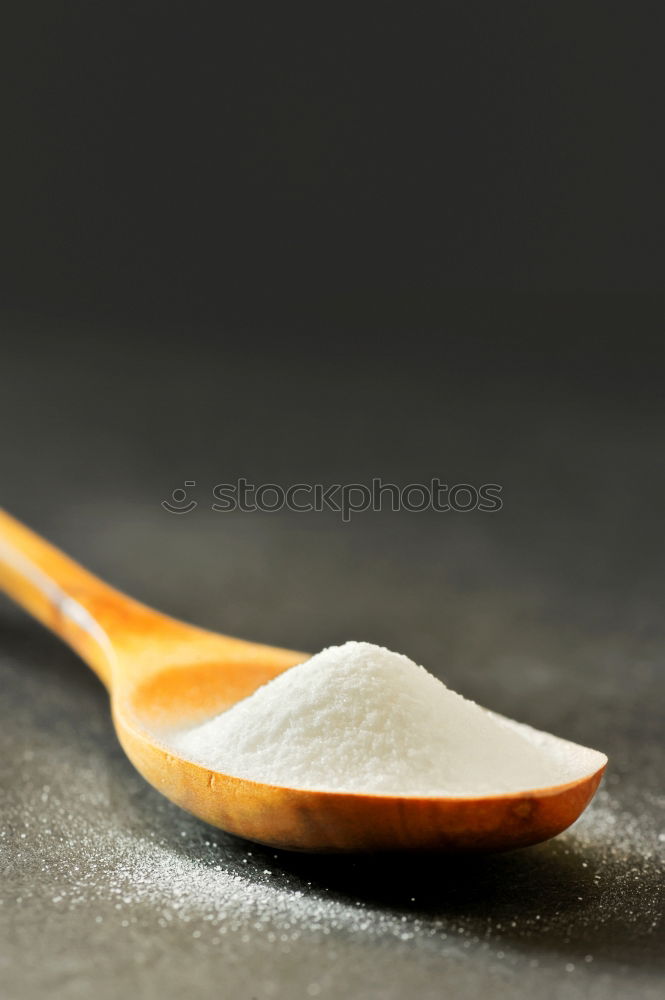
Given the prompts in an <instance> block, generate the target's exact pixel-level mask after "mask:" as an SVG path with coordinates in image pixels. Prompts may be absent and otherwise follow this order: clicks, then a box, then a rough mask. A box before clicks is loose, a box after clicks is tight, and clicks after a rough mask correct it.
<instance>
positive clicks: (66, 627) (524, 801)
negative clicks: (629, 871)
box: [0, 511, 605, 851]
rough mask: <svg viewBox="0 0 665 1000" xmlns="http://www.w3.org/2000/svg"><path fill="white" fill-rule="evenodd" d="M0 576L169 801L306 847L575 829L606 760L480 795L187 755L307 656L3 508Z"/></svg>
mask: <svg viewBox="0 0 665 1000" xmlns="http://www.w3.org/2000/svg"><path fill="white" fill-rule="evenodd" d="M0 585H1V586H2V587H3V588H4V590H5V591H6V592H7V593H8V594H9V595H10V596H11V597H12V598H13V599H14V600H16V601H17V602H18V603H19V604H21V605H22V606H23V607H24V608H26V610H28V611H29V612H30V613H31V614H33V615H34V616H35V617H36V618H38V619H39V620H40V621H41V622H43V623H44V625H46V626H47V627H48V628H50V629H51V630H52V631H53V632H55V633H56V634H57V635H59V636H60V637H61V638H62V639H64V641H65V642H67V643H69V645H70V646H71V647H72V648H73V649H75V650H76V652H77V653H79V655H80V656H81V657H82V658H83V659H84V660H85V661H86V663H88V664H89V666H90V667H92V669H93V670H94V671H95V672H96V673H97V674H98V676H99V677H100V678H101V680H102V681H103V683H104V684H105V685H106V687H107V689H108V691H109V694H110V698H111V708H112V713H113V719H114V723H115V727H116V731H117V734H118V737H119V739H120V742H121V744H122V746H123V748H124V750H125V752H126V753H127V756H128V757H129V759H130V760H131V761H132V763H133V764H134V766H135V767H136V768H137V770H138V771H139V772H140V773H141V774H142V775H143V776H144V777H145V778H146V780H147V781H149V782H150V784H151V785H153V786H154V787H155V788H157V789H158V790H159V791H160V792H162V794H164V795H165V796H166V797H167V798H169V799H171V801H173V802H175V803H177V804H178V805H179V806H181V807H182V808H183V809H186V810H188V811H189V812H191V813H193V814H194V815H195V816H198V817H199V818H201V819H203V820H205V821H206V822H208V823H211V824H213V825H214V826H218V827H221V828H222V829H224V830H227V831H229V832H231V833H235V834H238V835H240V836H243V837H247V838H249V839H251V840H256V841H259V842H261V843H264V844H269V845H271V846H275V847H280V848H285V849H291V850H303V851H376V850H442V851H474V850H475V851H496V850H507V849H510V848H514V847H523V846H526V845H528V844H534V843H537V842H539V841H542V840H546V839H548V838H549V837H552V836H554V835H556V834H557V833H560V832H561V831H562V830H564V829H566V827H568V826H569V825H570V824H571V823H572V822H574V820H576V819H577V818H578V816H579V815H580V813H581V812H582V811H583V810H584V809H585V808H586V806H587V805H588V803H589V801H590V800H591V798H592V797H593V795H594V793H595V791H596V789H597V787H598V785H599V783H600V779H601V776H602V773H603V771H604V769H605V765H604V764H603V765H602V766H600V767H598V769H597V770H595V771H594V773H592V774H589V775H587V776H585V777H583V778H581V779H580V780H578V781H575V782H571V783H569V784H565V785H558V786H553V787H549V788H542V789H537V790H532V791H529V792H528V793H520V794H511V795H496V796H482V797H476V798H469V797H464V798H449V797H446V798H412V797H399V796H383V795H361V794H347V793H337V792H319V791H308V790H303V789H297V788H283V787H277V786H274V785H266V784H261V783H258V782H252V781H245V780H242V779H239V778H234V777H232V776H230V775H226V774H221V773H219V772H216V771H211V770H208V769H207V768H204V767H201V766H199V765H197V764H194V763H192V762H191V761H188V760H184V759H182V758H180V757H178V756H175V755H174V753H173V752H172V751H170V750H169V749H168V745H167V742H166V739H167V736H168V733H169V731H171V730H172V729H174V728H176V727H179V726H183V725H189V724H192V723H196V722H200V721H202V720H203V719H205V718H208V717H211V716H213V715H215V714H217V713H218V712H220V711H223V710H224V709H225V708H228V707H230V706H231V705H232V704H234V703H235V702H236V701H238V700H239V699H241V698H244V697H246V696H247V695H249V694H251V693H252V692H253V691H254V690H256V688H257V687H259V686H260V685H261V684H264V683H265V682H266V681H268V680H270V679H271V678H272V677H275V676H277V675H278V674H279V673H281V672H282V671H284V670H286V669H288V668H289V667H291V666H294V665H295V664H296V663H300V662H302V661H303V660H304V659H306V657H307V654H305V653H298V652H294V651H292V650H285V649H279V648H276V647H272V646H264V645H259V644H256V643H251V642H246V641H243V640H240V639H233V638H230V637H228V636H224V635H218V634H216V633H213V632H209V631H206V630H204V629H199V628H196V627H195V626H191V625H187V624H185V623H183V622H180V621H177V620H175V619H173V618H170V617H168V616H166V615H162V614H160V613H159V612H157V611H154V610H152V609H151V608H148V607H146V606H145V605H143V604H141V603H139V602H137V601H134V600H132V599H131V598H129V597H127V596H126V595H124V594H122V593H120V592H119V591H117V590H115V589H114V588H112V587H110V586H108V585H107V584H105V583H103V582H102V581H101V580H99V579H98V578H97V577H95V576H94V575H93V574H91V573H89V572H88V571H87V570H85V569H83V568H82V567H81V566H79V565H78V564H77V563H75V562H74V561H73V560H71V559H69V558H68V557H67V556H65V555H64V554H63V553H62V552H60V551H59V550H58V549H56V548H55V547H54V546H52V545H50V544H49V543H48V542H46V541H44V540H43V539H42V538H40V537H39V536H38V535H36V534H35V533H33V532H32V531H30V530H29V529H28V528H26V527H25V526H24V525H22V524H20V522H18V521H17V520H15V519H14V518H12V517H11V516H10V515H8V514H7V513H5V512H3V511H0Z"/></svg>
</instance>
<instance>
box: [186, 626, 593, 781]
mask: <svg viewBox="0 0 665 1000" xmlns="http://www.w3.org/2000/svg"><path fill="white" fill-rule="evenodd" d="M170 743H171V745H172V746H173V747H174V748H175V749H176V750H177V751H178V752H179V753H180V754H181V755H182V756H184V757H186V758H188V759H190V760H192V761H194V762H196V763H198V764H202V765H204V766H205V767H208V768H211V769H212V770H216V771H220V772H222V773H226V774H232V775H235V776H236V777H241V778H247V779H250V780H253V781H262V782H267V783H269V784H274V785H287V786H290V787H294V788H311V789H320V790H327V791H343V792H364V793H368V794H371V793H377V794H394V795H446V794H450V795H477V794H490V795H491V794H500V793H505V792H519V791H526V790H528V789H534V788H542V787H545V786H549V785H557V784H563V783H565V782H568V781H573V780H575V779H576V778H581V777H583V776H585V775H588V774H590V773H592V772H593V771H595V770H597V769H598V768H599V767H600V766H601V765H602V764H603V763H604V762H605V757H604V756H603V755H602V754H600V753H598V752H597V751H595V750H588V749H586V748H584V747H580V746H577V745H576V744H574V743H569V742H567V741H566V740H561V739H558V738H557V737H556V736H551V735H549V734H547V733H541V732H539V731H537V730H535V729H531V728H530V727H529V726H525V725H521V724H520V723H517V722H512V721H511V720H509V719H505V718H503V717H502V716H499V715H496V714H495V713H493V712H490V711H488V710H487V709H484V708H481V707H480V706H479V705H476V704H475V703H474V702H472V701H467V699H465V698H463V697H462V696H461V695H459V694H456V693H455V692H454V691H450V690H449V689H448V688H447V687H446V686H445V685H444V684H442V683H441V681H439V680H437V678H436V677H433V676H432V675H431V674H429V673H428V672H427V671H426V670H424V669H423V667H419V666H417V665H416V664H415V663H414V662H413V661H412V660H410V659H409V658H408V657H406V656H403V655H402V654H400V653H393V652H390V650H388V649H384V648H382V647H380V646H374V645H372V644H371V643H367V642H347V643H345V644H344V645H343V646H331V647H330V648H328V649H324V650H323V651H322V652H321V653H318V654H317V655H316V656H313V657H312V658H311V659H310V660H307V661H306V662H305V663H302V664H299V665H298V666H296V667H292V668H291V669H290V670H287V671H286V672H285V673H283V674H281V675H280V676H279V677H277V678H275V679H274V680H273V681H270V683H268V684H265V685H264V686H263V687H261V688H259V689H258V690H257V691H255V692H254V694H252V695H251V696H250V697H249V698H246V699H244V700H243V701H241V702H238V703H237V704H236V705H234V706H233V707H232V708H230V709H229V710H228V711H226V712H224V713H222V714H221V715H218V716H217V717H216V718H214V719H211V720H209V721H208V722H205V723H203V724H202V725H199V726H197V727H196V728H194V729H190V730H187V731H185V732H180V733H178V734H176V735H175V736H174V737H172V738H171V740H170Z"/></svg>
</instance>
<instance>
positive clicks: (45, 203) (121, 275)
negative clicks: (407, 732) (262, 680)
mask: <svg viewBox="0 0 665 1000" xmlns="http://www.w3.org/2000/svg"><path fill="white" fill-rule="evenodd" d="M659 10H660V5H655V4H654V5H651V4H640V5H639V6H638V7H635V6H633V8H631V10H630V11H628V10H627V9H626V6H625V5H612V4H609V5H608V4H607V3H597V4H596V3H580V2H579V0H577V2H575V3H558V4H556V5H533V4H531V3H512V4H501V5H497V4H494V3H484V2H482V3H468V2H464V3H446V4H444V5H438V6H437V8H436V11H437V16H436V19H435V18H434V17H431V16H429V15H427V14H425V13H424V12H423V11H418V12H417V13H415V14H414V13H411V12H409V15H408V17H407V15H406V14H405V13H404V11H401V12H397V14H394V15H391V14H389V13H388V11H387V10H385V9H382V10H381V16H380V18H376V17H374V15H369V16H367V17H363V15H362V14H361V13H360V12H359V11H357V10H356V11H354V12H353V14H352V15H351V14H349V15H343V14H342V13H340V12H338V11H334V12H332V11H326V10H325V9H323V8H320V7H318V6H316V5H314V6H312V5H310V6H309V7H308V8H307V10H303V11H302V12H300V13H299V14H298V15H297V16H295V15H294V14H293V12H291V13H287V12H286V11H285V9H284V6H283V5H274V4H273V5H270V6H269V7H268V9H267V10H266V11H261V10H259V9H258V8H257V7H256V6H255V5H249V6H247V5H245V6H237V5H236V8H235V9H234V10H233V11H232V10H230V9H227V7H225V6H221V7H220V5H219V4H217V3H214V4H213V3H204V2H194V3H189V4H187V5H186V6H182V7H179V6H178V5H168V9H166V8H165V6H164V4H163V3H156V2H149V0H140V2H138V3H132V4H127V3H117V4H114V5H113V6H110V5H102V4H89V3H79V2H76V0H72V2H67V3H52V2H45V0H35V2H32V3H26V4H21V5H16V6H15V9H14V10H13V11H11V12H10V17H9V19H8V25H7V28H8V30H5V31H3V32H2V33H1V34H2V41H3V42H4V48H5V49H6V51H4V52H3V54H2V59H1V63H2V67H3V72H5V73H6V74H7V76H6V79H7V86H6V87H4V88H3V93H4V94H5V95H6V97H7V98H8V108H7V113H6V114H5V115H4V116H3V122H4V123H5V124H4V125H3V128H4V129H5V132H4V139H5V142H4V143H3V147H4V155H3V161H2V164H1V165H0V172H1V175H2V185H1V186H0V191H1V196H2V200H3V205H2V240H1V241H0V247H1V249H2V258H3V259H2V267H1V269H0V284H1V287H0V292H1V299H0V337H1V338H2V353H1V355H0V455H1V471H0V477H1V496H0V503H2V504H3V505H4V506H6V507H7V508H8V509H9V510H10V511H11V512H12V513H14V514H16V515H17V516H18V517H20V518H23V519H24V520H26V521H27V522H28V523H30V524H31V525H32V526H34V527H35V528H36V529H37V530H38V531H41V532H43V533H44V534H46V535H47V536H48V537H49V538H51V539H52V540H53V541H54V542H56V543H57V544H59V545H61V546H62V547H64V548H65V549H66V550H67V551H69V552H70V553H71V554H72V555H74V556H75V557H77V558H79V559H80V560H81V561H82V562H83V563H85V564H86V565H87V566H89V567H90V568H91V569H93V570H94V571H96V572H98V573H99V574H100V575H102V576H103V577H105V578H106V579H108V580H109V581H111V582H112V583H114V584H115V585H117V586H119V587H121V588H123V589H125V590H127V591H128V592H130V593H132V594H134V595H136V596H137V597H139V598H141V599H143V600H144V601H146V602H148V603H150V604H154V605H155V606H156V607H158V608H160V609H163V610H165V611H167V612H170V613H172V614H174V615H176V616H179V617H182V618H185V619H188V620H190V621H192V622H196V623H199V624H201V625H205V626H208V627H211V628H214V629H219V630H221V631H225V632H229V633H232V634H237V635H241V636H246V637H248V638H251V639H256V640H262V641H266V642H269V643H274V644H278V645H280V644H281V645H284V646H289V647H296V648H303V649H311V650H317V649H320V648H321V647H322V646H324V645H326V644H329V643H333V642H339V641H343V640H345V639H348V638H357V639H366V640H369V641H373V642H378V643H383V644H385V645H387V646H390V647H393V648H395V649H398V650H402V651H404V652H406V653H408V654H409V655H410V656H411V657H413V658H414V659H415V660H417V661H419V662H422V663H423V664H424V665H426V666H427V667H428V668H429V669H430V670H432V671H434V672H435V673H437V674H438V675H439V676H440V677H442V678H443V679H444V680H445V681H446V682H448V683H450V684H451V685H452V686H453V687H455V688H457V689H458V690H460V691H462V692H463V693H464V694H466V695H468V696H470V697H472V698H476V699H477V700H478V701H480V702H481V703H483V704H486V705H488V706H490V707H491V708H494V709H497V710H498V711H500V712H504V713H506V714H507V715H510V716H513V717H515V718H518V719H521V720H523V721H525V722H529V723H531V724H533V725H535V726H537V727H540V728H543V729H547V730H551V731H553V732H556V733H559V734H561V735H562V736H565V737H568V738H570V739H573V740H577V741H579V742H582V743H586V744H589V745H591V746H594V747H598V748H599V749H601V750H603V751H605V752H606V753H607V754H608V755H609V757H610V766H609V770H608V775H607V779H606V781H605V783H604V785H603V787H602V789H601V791H600V793H599V795H598V796H597V798H596V800H595V802H594V804H593V805H592V807H591V808H590V809H589V810H588V812H587V813H586V814H585V816H584V817H583V818H582V819H581V820H580V822H579V823H578V824H577V825H576V826H575V827H574V828H573V829H572V830H570V831H569V832H567V833H565V834H563V835H562V836H561V837H559V838H557V839H556V840H555V841H553V842H551V843H549V844H546V845H542V846H539V847H536V848H533V849H530V850H526V851H522V852H517V853H514V854H510V855H506V856H503V857H496V858H487V859H475V860H473V861H460V860H453V861H450V860H446V859H443V858H435V859H433V858H420V859H414V858H411V859H405V858H399V857H398V858H383V859H379V858H365V859H358V858H316V857H306V856H289V855H286V854H277V855H274V853H273V852H269V851H265V850H263V849H259V848H256V847H252V845H248V844H246V843H243V842H240V841H237V840H233V839H232V838H230V837H226V836H225V835H224V834H222V833H220V832H218V831H213V830H211V829H209V828H207V827H205V826H204V825H203V824H200V823H198V822H197V821H195V820H194V819H192V818H190V817H188V816H187V815H186V814H184V813H182V812H180V811H179V810H177V809H176V808H175V807H172V806H171V805H170V804H169V803H167V802H166V801H165V800H164V799H162V798H161V797H160V796H159V795H158V794H157V793H156V792H154V791H153V790H152V789H150V788H149V787H148V786H147V785H146V784H145V783H144V782H143V781H142V780H141V779H140V778H139V777H138V776H137V775H136V774H135V773H134V772H133V770H132V769H131V767H130V765H129V764H128V763H127V762H126V761H125V760H124V758H123V756H122V753H121V752H120V750H119V748H118V745H117V743H116V740H115V737H114V734H113V731H112V727H111V723H110V719H109V714H108V706H107V700H106V696H105V694H104V692H103V690H102V689H101V687H100V685H99V684H98V683H97V681H96V680H95V679H94V678H93V677H92V676H91V675H90V674H89V672H88V671H86V669H85V668H84V667H83V666H82V665H81V664H80V663H79V662H78V661H77V659H76V657H75V656H74V655H73V654H71V653H69V652H68V651H67V650H66V649H65V648H63V647H62V646H61V645H60V644H59V643H58V642H57V641H56V640H55V639H53V638H51V637H50V636H48V635H47V634H46V633H45V632H44V631H43V630H41V629H40V628H39V626H37V625H35V624H33V623H32V622H29V621H28V620H27V619H26V618H25V617H24V616H23V615H22V614H21V613H20V612H18V611H17V610H15V609H14V608H13V607H12V606H11V605H10V604H9V602H5V601H4V599H3V601H2V604H1V606H0V629H1V637H0V673H1V674H2V678H1V680H0V690H2V699H1V702H0V712H1V718H0V794H1V796H2V799H1V808H2V829H1V830H0V834H1V837H0V843H1V850H2V871H3V876H2V886H1V891H0V899H1V900H2V902H1V903H0V928H1V932H0V933H1V938H2V947H0V982H2V986H3V988H4V991H5V993H6V994H7V995H8V997H9V998H11V1000H32V998H33V997H37V996H42V995H43V994H44V992H45V991H48V992H49V995H51V996H54V997H58V998H63V1000H72V998H78V997H81V998H86V1000H87V998H88V997H89V996H91V995H95V996H98V997H99V998H100V1000H103V998H107V997H108V998H112V997H113V998H115V997H117V996H118V995H119V994H121V993H123V992H128V993H129V992H131V993H132V994H133V995H136V996H140V997H146V998H153V997H154V998H165V1000H168V998H171V997H173V998H175V997H180V996H182V995H183V994H185V993H186V994H187V995H188V996H201V997H202V996H208V995H209V994H210V993H211V992H212V991H220V992H221V993H222V994H228V995H229V996H233V997H234V998H235V997H238V998H240V1000H245V998H247V1000H249V998H250V997H254V998H256V1000H264V998H266V1000H270V998H277V1000H282V998H284V1000H291V998H293V997H297V996H303V997H308V996H311V997H316V996H321V997H328V996H330V997H346V996H358V997H372V996H376V997H382V998H384V997H385V998H395V1000H397V998H400V1000H401V998H403V997H404V996H406V995H413V996H422V997H423V998H429V997H432V998H433V997H438V996H441V995H444V994H445V995H453V996H456V997H457V996H459V997H469V998H471V997H474V998H475V997H487V996H488V995H491V996H492V997H497V998H502V997H515V996H522V995H523V996H525V997H532V996H533V995H534V994H536V995H539V996H547V997H561V998H568V997H570V998H573V997H574V998H582V997H584V998H586V997H592V998H597V1000H608V998H613V997H616V998H622V1000H623V998H624V997H626V996H630V997H640V998H647V997H656V996H660V995H661V994H662V971H663V970H662V955H663V952H664V951H665V949H663V942H662V924H661V923H660V920H661V915H662V877H661V873H662V851H663V843H664V841H665V809H664V804H665V803H664V800H663V788H662V774H663V752H662V728H663V718H664V714H665V713H664V712H663V694H664V690H665V682H664V678H663V650H664V642H663V629H662V612H661V609H662V568H663V548H662V540H663V539H662V534H663V533H662V520H661V511H662V501H663V496H662V494H663V490H662V485H663V484H662V477H661V474H660V460H661V454H662V434H663V428H662V409H661V406H660V393H661V388H660V387H661V382H662V371H663V350H662V347H663V342H662V312H663V309H662V306H663V300H662V285H661V276H662V244H661V242H660V232H661V227H662V197H661V195H660V191H659V185H657V183H656V178H660V176H661V174H662V167H661V166H660V165H659V160H658V158H657V156H656V151H655V148H654V146H655V142H654V140H655V137H656V136H657V135H658V134H659V131H660V130H659V127H658V126H659V119H658V117H657V108H658V102H657V101H656V99H655V95H656V94H657V93H658V92H659V86H658V84H659V80H658V78H657V73H656V67H657V66H659V64H660V53H657V52H656V46H657V44H658V42H659V40H660V37H661V36H662V33H661V31H660V30H659V27H658V25H657V24H656V21H655V16H656V13H657V11H659ZM239 476H244V477H246V478H247V479H248V480H251V481H253V482H256V483H261V482H271V481H272V482H276V483H278V484H281V485H283V486H286V485H288V484H289V483H294V482H309V483H315V482H321V483H325V484H327V483H333V482H368V481H369V480H371V478H372V477H374V476H379V477H382V478H383V479H384V480H385V481H394V482H396V483H398V484H400V485H404V484H406V483H409V482H418V481H423V480H424V481H428V480H429V479H431V478H432V477H433V476H438V477H440V478H441V479H442V480H444V481H446V482H448V483H459V482H470V483H474V484H480V483H483V482H493V483H499V484H501V485H502V487H503V500H504V507H503V509H502V510H501V511H499V512H497V513H494V514H488V513H480V512H472V513H466V514H463V513H455V512H452V513H445V514H443V513H442V514H437V513H433V512H428V513H418V514H415V513H407V512H401V513H391V512H390V511H383V512H380V513H371V512H368V513H364V514H358V515H357V516H355V517H354V518H353V520H352V521H351V523H350V524H348V525H344V524H342V523H341V521H340V518H339V515H336V514H334V513H330V512H329V513H322V514H315V513H311V514H304V513H301V514H291V513H288V512H282V513H274V514H258V513H254V514H249V513H248V514H240V513H235V514H221V513H215V512H213V511H211V510H210V503H211V500H212V496H211V491H212V487H213V486H214V485H215V484H216V483H219V482H233V481H234V480H235V479H236V478H237V477H239ZM185 480H194V481H195V482H196V484H197V485H196V487H194V488H193V489H192V490H190V491H189V492H190V495H191V496H192V497H193V498H194V499H195V500H196V501H197V503H198V507H197V508H196V510H194V511H193V512H192V513H190V514H187V515H184V516H176V515H170V514H168V513H166V512H165V511H164V510H163V509H162V507H161V506H160V502H161V501H162V500H163V499H168V498H169V497H170V495H171V493H172V491H173V490H174V489H177V488H178V487H181V486H182V484H183V483H184V481H185Z"/></svg>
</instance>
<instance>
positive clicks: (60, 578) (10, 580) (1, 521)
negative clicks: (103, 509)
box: [0, 509, 179, 687]
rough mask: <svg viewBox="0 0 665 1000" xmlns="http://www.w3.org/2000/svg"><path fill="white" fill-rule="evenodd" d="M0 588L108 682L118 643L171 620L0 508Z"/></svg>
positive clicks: (172, 621) (162, 625)
mask: <svg viewBox="0 0 665 1000" xmlns="http://www.w3.org/2000/svg"><path fill="white" fill-rule="evenodd" d="M0 588H1V589H3V590H4V591H5V592H6V593H7V594H8V595H9V597H11V598H12V599H13V600H14V601H16V603H17V604H19V605H21V607H23V608H25V610H26V611H28V612H30V614H31V615H33V616H34V617H35V618H37V619H38V620H39V621H40V622H42V623H43V624H44V625H46V627H47V628H49V629H51V631H52V632H55V634H56V635H58V636H60V638H61V639H64V641H65V642H66V643H68V645H70V646H71V647H72V649H74V650H75V651H76V652H77V653H78V654H79V655H80V656H81V657H82V658H83V659H84V660H85V662H86V663H87V664H88V665H89V666H90V667H92V669H93V670H94V671H95V673H96V674H97V675H98V676H99V677H100V679H101V680H102V681H103V682H104V684H106V686H107V687H109V686H110V682H111V675H112V671H113V667H114V663H115V661H116V658H117V657H116V654H117V650H118V648H119V647H121V646H122V645H123V644H126V643H127V642H128V641H129V640H130V639H131V637H132V636H138V635H141V634H142V635H145V633H146V630H147V629H150V630H154V629H155V626H156V625H158V626H159V631H160V632H161V633H163V632H164V628H165V626H167V627H168V626H169V625H171V626H177V625H178V624H179V623H176V622H175V621H174V620H173V619H169V618H167V617H166V616H165V615H160V614H159V613H158V612H156V611H153V610H152V609H151V608H148V607H146V606H145V605H144V604H140V603H139V602H138V601H134V600H133V599H132V598H130V597H127V596H126V595H125V594H122V593H121V592H120V591H118V590H115V589H114V588H113V587H110V586H109V585H108V584H106V583H104V582H103V581H102V580H100V579H98V578H97V577H96V576H94V575H93V574H92V573H89V572H88V571H87V570H86V569H84V568H83V567H82V566H79V564H78V563H76V562H74V560H73V559H70V558H69V557H68V556H66V555H65V554H64V553H63V552H61V551H60V550H59V549H57V548H56V547H55V546H54V545H51V544H50V543H49V542H47V541H45V539H43V538H40V536H39V535H37V534H35V532H33V531H31V530H30V529H29V528H26V527H25V525H23V524H21V522H20V521H17V520H16V519H15V518H13V517H11V515H9V514H8V513H7V512H6V511H4V510H2V509H0Z"/></svg>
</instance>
